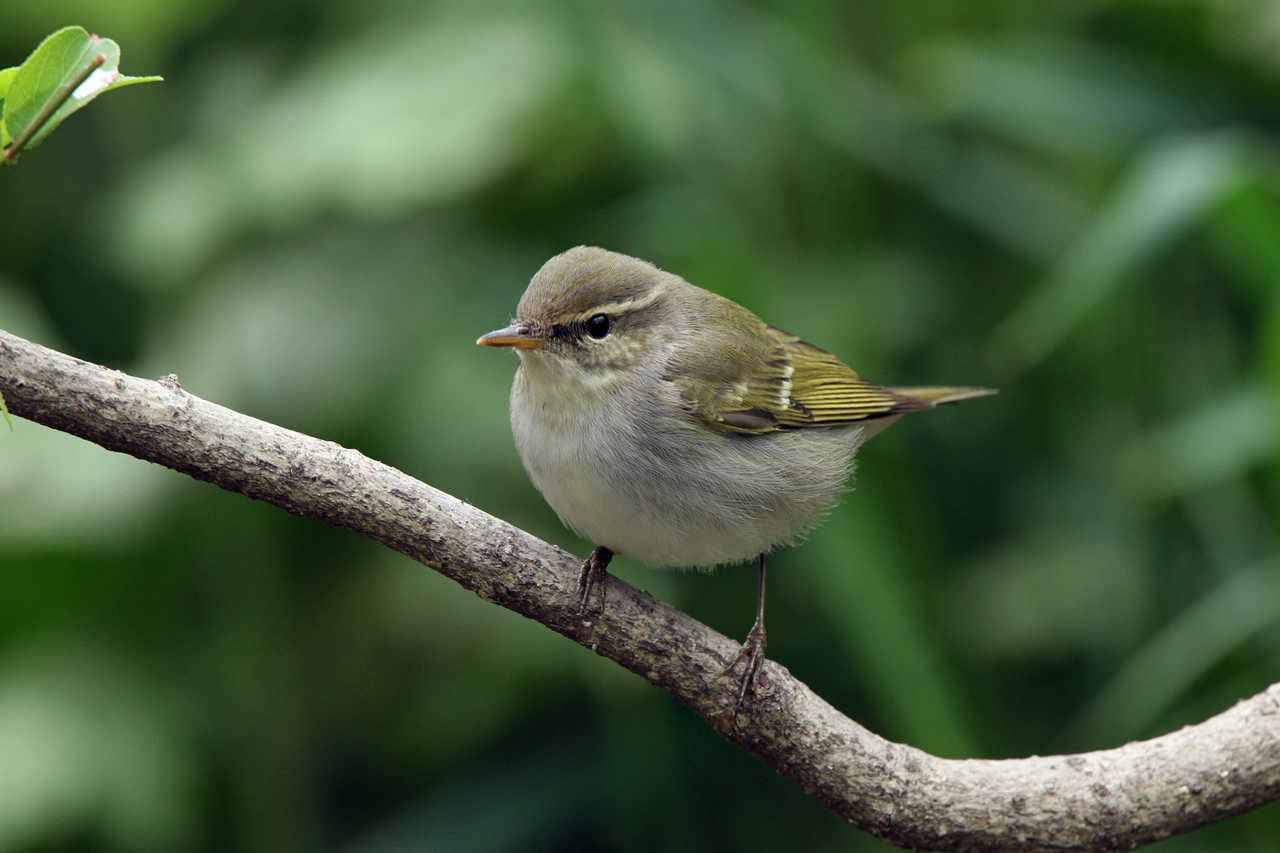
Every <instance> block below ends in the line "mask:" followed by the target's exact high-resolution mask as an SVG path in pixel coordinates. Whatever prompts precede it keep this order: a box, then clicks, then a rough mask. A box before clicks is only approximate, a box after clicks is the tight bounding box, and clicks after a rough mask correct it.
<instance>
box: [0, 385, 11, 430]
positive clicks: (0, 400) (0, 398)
mask: <svg viewBox="0 0 1280 853" xmlns="http://www.w3.org/2000/svg"><path fill="white" fill-rule="evenodd" d="M0 415H4V422H5V423H7V424H8V425H9V431H10V432H13V418H11V417H9V407H8V406H6V405H5V404H4V395H3V394H0Z"/></svg>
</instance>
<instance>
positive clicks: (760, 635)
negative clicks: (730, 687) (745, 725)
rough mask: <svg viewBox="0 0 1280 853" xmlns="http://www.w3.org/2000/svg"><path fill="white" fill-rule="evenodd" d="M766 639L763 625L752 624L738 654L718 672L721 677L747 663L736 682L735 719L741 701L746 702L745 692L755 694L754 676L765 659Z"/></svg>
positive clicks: (758, 672)
mask: <svg viewBox="0 0 1280 853" xmlns="http://www.w3.org/2000/svg"><path fill="white" fill-rule="evenodd" d="M766 640H767V637H766V635H765V632H764V625H762V624H761V623H759V622H757V623H755V624H754V625H752V626H751V630H750V631H748V632H747V639H746V640H745V641H743V643H742V648H741V649H739V650H738V654H737V655H735V656H734V658H733V661H732V663H730V664H729V665H728V666H726V667H725V668H724V671H723V672H721V673H720V677H721V678H723V677H724V676H726V675H728V674H729V673H731V672H733V671H734V670H735V669H737V667H738V664H740V663H743V662H744V661H745V662H746V664H747V666H746V669H745V670H744V671H743V673H742V679H741V680H740V681H739V684H738V700H737V701H736V702H735V703H734V705H733V716H734V718H735V719H736V718H737V716H738V711H740V710H742V706H743V703H744V702H746V699H747V693H751V694H752V695H753V696H754V695H755V692H756V691H755V686H756V677H757V676H758V675H759V674H760V665H761V664H762V663H764V659H765V658H764V650H765V645H766Z"/></svg>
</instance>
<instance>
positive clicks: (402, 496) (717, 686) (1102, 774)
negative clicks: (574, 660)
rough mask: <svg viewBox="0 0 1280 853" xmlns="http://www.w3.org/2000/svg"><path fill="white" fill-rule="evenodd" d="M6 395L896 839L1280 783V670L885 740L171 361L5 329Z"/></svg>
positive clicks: (1156, 821)
mask: <svg viewBox="0 0 1280 853" xmlns="http://www.w3.org/2000/svg"><path fill="white" fill-rule="evenodd" d="M0 394H3V395H4V397H5V399H6V400H7V401H8V405H9V408H10V410H11V411H12V412H13V413H14V414H16V415H19V416H21V417H23V418H27V419H28V420H32V421H35V422H37V423H41V424H44V425H45V426H48V427H52V428H54V429H58V430H62V431H64V432H68V433H71V434H73V435H77V436H80V437H81V438H85V439H88V440H89V441H92V442H95V443H97V444H99V445H101V446H103V447H105V448H108V449H110V450H115V451H119V452H121V453H127V454H129V455H131V456H134V457H137V458H138V459H144V460H147V461H149V462H154V463H157V464H159V465H164V466H166V467H168V468H172V469H174V470H176V471H181V472H183V473H185V474H189V475H191V476H192V477H195V478H197V479H200V480H208V481H209V482H212V483H215V484H217V485H218V486H221V487H222V488H224V489H228V490H230V491H234V492H239V493H241V494H244V495H247V496H249V497H252V498H256V499H258V500H263V501H267V502H269V503H273V504H275V505H276V506H279V507H282V508H284V509H286V510H288V511H289V512H292V513H296V514H298V515H303V516H308V517H311V518H316V519H320V520H322V521H325V522H328V523H329V524H333V525H338V526H341V527H347V528H350V529H352V530H354V531H356V532H358V533H362V534H364V535H365V536H368V537H370V538H372V539H375V540H377V541H379V542H381V543H382V544H384V545H386V546H387V547H389V548H393V549H395V550H396V551H399V552H401V553H403V554H405V555H407V556H409V557H411V558H413V559H415V560H417V561H419V562H421V563H423V564H425V565H427V566H429V567H431V568H433V569H435V570H437V571H439V572H441V573H443V574H445V575H447V576H448V577H450V578H452V579H453V580H455V581H457V582H458V583H459V584H461V585H462V586H464V587H466V588H467V589H469V590H471V591H473V592H475V593H476V594H477V595H479V596H480V597H481V598H484V599H487V600H488V601H492V602H494V603H495V604H499V605H501V606H503V607H506V608H508V609H510V610H514V611H515V612H517V613H519V614H521V615H523V616H526V617H528V618H530V619H534V620H537V621H538V622H540V623H542V624H543V625H545V626H546V627H548V628H550V629H551V630H553V631H555V632H557V633H559V634H562V635H564V636H566V637H568V638H570V639H572V640H574V641H575V642H577V643H580V644H582V645H584V646H586V647H587V648H589V649H591V650H592V651H594V652H596V653H598V654H600V655H602V656H604V657H607V658H609V659H610V660H613V661H615V662H617V663H619V664H621V665H622V666H624V667H626V668H627V669H629V670H631V671H632V672H635V673H636V674H638V675H640V676H641V677H643V678H645V679H646V680H648V681H650V682H651V683H653V684H655V685H657V686H658V687H661V688H663V689H664V690H666V691H668V692H669V693H671V694H672V695H673V696H675V697H676V698H677V699H679V700H680V701H681V702H682V703H684V704H685V705H687V706H688V707H689V708H691V709H692V710H693V711H694V712H695V713H697V714H699V715H700V716H702V717H703V718H704V719H705V720H706V721H707V723H708V724H709V725H711V726H712V727H713V728H714V729H715V730H716V731H717V732H719V733H720V734H721V735H723V736H724V737H725V738H726V739H728V740H730V741H732V742H733V743H735V744H737V745H739V746H740V747H742V748H744V749H747V750H749V751H750V752H752V753H754V754H755V755H757V756H759V757H760V758H761V759H762V760H764V761H765V762H767V763H768V764H770V765H771V766H773V767H774V768H776V769H777V770H778V772H780V773H782V774H783V775H785V776H788V777H790V778H791V779H793V780H794V781H795V782H796V783H797V784H799V785H800V786H801V787H802V788H803V789H804V790H805V791H807V792H808V793H810V794H812V795H813V796H815V797H818V798H819V799H820V800H822V802H824V803H826V804H827V805H828V806H829V807H830V808H831V809H832V810H833V811H835V812H836V814H838V815H839V816H840V817H841V818H843V819H844V820H845V821H847V822H849V823H851V824H854V825H855V826H858V827H861V828H862V829H864V830H866V831H868V832H871V833H874V834H875V835H878V836H880V837H881V838H884V839H886V840H888V841H890V842H892V843H894V844H897V845H900V846H903V847H908V848H913V849H917V850H982V851H989V850H1127V849H1132V848H1134V847H1137V846H1140V845H1142V844H1145V843H1148V842H1151V841H1155V840H1158V839H1161V838H1166V837H1168V836H1171V835H1176V834H1178V833H1183V832H1187V831H1188V830H1191V829H1194V828H1196V827H1198V826H1202V825H1204V824H1206V823H1209V822H1211V821H1215V820H1220V819H1222V818H1225V817H1228V816H1231V815H1236V814H1239V813H1241V812H1245V811H1248V810H1249V809H1252V808H1255V807H1257V806H1259V805H1261V804H1263V803H1266V802H1268V801H1271V800H1275V799H1277V798H1280V683H1278V684H1273V685H1271V687H1270V688H1268V689H1266V690H1264V691H1263V692H1261V693H1259V694H1257V695H1256V696H1253V697H1252V698H1249V699H1245V700H1243V701H1241V702H1239V703H1238V704H1237V705H1236V706H1235V707H1233V708H1231V709H1229V710H1227V711H1224V712H1223V713H1221V714H1219V715H1218V716H1216V717H1213V718H1212V719H1210V720H1207V721H1205V722H1203V723H1201V724H1199V725H1196V726H1190V727H1187V728H1184V729H1182V730H1180V731H1176V732H1173V733H1170V734H1167V735H1164V736H1162V737H1158V738H1154V739H1152V740H1148V741H1143V742H1138V743H1130V744H1127V745H1125V746H1122V747H1120V748H1118V749H1110V750H1105V751H1100V752H1090V753H1083V754H1078V755H1067V756H1050V757H1033V758H1021V759H1009V760H1001V761H987V760H951V759H942V758H936V757H934V756H932V755H929V754H928V753H925V752H922V751H920V750H918V749H914V748H912V747H910V746H905V745H902V744H896V743H892V742H890V741H887V740H885V739H884V738H881V737H879V736H877V735H876V734H874V733H872V732H870V731H868V730H866V729H864V728H863V727H862V726H860V725H858V724H857V723H855V722H854V721H852V720H850V719H848V718H847V717H845V716H843V715H842V714H841V713H840V712H839V711H837V710H836V709H835V708H833V707H832V706H831V705H829V704H828V703H827V702H825V701H823V699H822V698H821V697H820V696H818V695H816V694H815V693H814V692H813V691H812V690H810V689H809V688H808V687H806V686H805V685H804V684H802V683H801V682H800V681H798V680H797V679H795V678H794V677H793V676H792V675H791V674H790V673H789V672H788V671H787V670H786V669H785V668H784V667H782V666H779V665H778V664H776V663H774V662H772V661H769V662H766V663H765V665H764V667H763V669H762V685H763V689H762V690H761V691H760V695H758V696H757V698H756V699H755V701H754V702H752V703H750V706H749V707H748V708H745V709H744V710H743V711H742V713H741V714H740V715H739V716H738V717H737V719H736V720H735V718H734V716H733V705H734V700H735V695H734V681H733V679H725V678H720V677H719V676H720V673H721V672H722V670H723V669H724V668H725V666H726V665H727V664H728V663H729V662H730V661H731V660H733V657H734V655H735V654H736V653H737V650H738V643H737V642H736V641H734V640H732V639H729V638H728V637H725V636H723V635H722V634H719V633H717V632H715V631H713V630H711V629H710V628H708V627H707V626H705V625H703V624H701V623H700V622H697V621H696V620H694V619H693V618H691V617H689V616H687V615H685V614H683V613H681V612H679V611H677V610H675V609H673V608H671V607H669V606H667V605H666V604H663V603H662V602H660V601H657V600H655V599H654V598H653V597H652V596H650V595H648V594H647V593H644V592H641V591H639V590H637V589H635V588H634V587H631V586H629V585H628V584H626V583H624V582H622V581H620V580H618V579H617V578H613V577H610V578H609V579H608V591H607V594H608V612H607V614H606V615H605V616H604V617H603V618H599V619H596V620H594V621H591V620H583V619H582V618H580V617H579V614H578V610H577V596H576V584H577V578H578V568H579V565H580V561H579V559H578V558H577V557H574V556H572V555H571V554H568V553H566V552H565V551H562V550H561V549H559V548H556V547H555V546H552V545H550V544H548V543H546V542H543V541H542V540H540V539H538V538H536V537H534V536H532V535H530V534H528V533H526V532H524V531H523V530H520V529H518V528H516V527H513V526H511V525H510V524H507V523H506V522H504V521H502V520H501V519H498V518H494V517H493V516H491V515H488V514H486V513H484V512H482V511H481V510H479V509H476V508H475V507H473V506H469V505H468V504H466V503H465V502H463V501H461V500H458V499H457V498H455V497H452V496H450V495H447V494H445V493H444V492H441V491H439V490H437V489H434V488H432V487H431V486H428V485H426V484H424V483H421V482H419V481H417V480H415V479H414V478H412V477H410V476H408V475H407V474H404V473H402V472H400V471H398V470H396V469H395V468H392V467H390V466H387V465H384V464H382V463H380V462H376V461H374V460H372V459H368V458H367V457H365V456H363V455H362V454H361V453H359V452H358V451H355V450H351V449H348V448H345V447H341V446H339V445H337V444H334V443H333V442H329V441H324V440H321V439H317V438H312V437H310V436H306V435H302V434H300V433H297V432H293V431H291V430H287V429H283V428H281V427H278V426H275V425H273V424H269V423H266V422H263V421H260V420H256V419H254V418H251V417H248V416H247V415H242V414H240V413H238V412H234V411H232V410H230V409H227V408H224V407H223V406H219V405H217V404H215V403H210V402H208V401H206V400H202V399H200V398H199V397H196V396H193V395H192V394H189V393H188V392H187V391H185V390H184V389H183V388H182V387H181V386H180V385H179V384H178V382H177V380H176V378H174V377H172V376H170V377H166V378H164V379H161V380H159V381H151V380H147V379H139V378H136V377H132V376H128V375H126V374H123V373H120V372H117V371H114V370H109V369H106V368H103V367H99V366H97V365H93V364H89V363H86V362H84V361H80V360H79V359H76V358H72V357H70V356H67V355H64V354H62V353H59V352H55V351H53V350H50V349H46V348H44V347H41V346H39V345H37V344H34V343H31V342H29V341H26V340H23V339H22V338H19V337H17V336H15V335H11V334H8V333H6V332H3V331H0ZM3 453H4V448H3V446H0V454H3ZM2 458H3V457H2V456H0V459H2Z"/></svg>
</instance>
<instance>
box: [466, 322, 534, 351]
mask: <svg viewBox="0 0 1280 853" xmlns="http://www.w3.org/2000/svg"><path fill="white" fill-rule="evenodd" d="M476 343H477V344H478V345H479V346H482V347H515V348H516V349H539V348H540V347H541V346H542V343H543V339H542V337H541V336H540V335H538V334H537V333H536V332H535V331H534V330H533V329H532V328H530V327H529V326H528V325H527V324H525V323H512V324H511V325H510V326H507V327H506V328H505V329H494V330H493V331H492V332H489V333H488V334H487V335H481V336H480V338H479V339H478V340H477V341H476Z"/></svg>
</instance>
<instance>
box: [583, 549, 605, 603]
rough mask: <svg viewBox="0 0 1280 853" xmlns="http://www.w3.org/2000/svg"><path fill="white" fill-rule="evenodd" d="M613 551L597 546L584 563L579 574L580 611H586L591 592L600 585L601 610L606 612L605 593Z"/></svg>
mask: <svg viewBox="0 0 1280 853" xmlns="http://www.w3.org/2000/svg"><path fill="white" fill-rule="evenodd" d="M612 559H613V552H612V551H610V550H609V549H608V548H596V549H595V550H594V551H592V552H591V556H590V557H587V559H586V560H585V561H583V563H582V571H581V573H580V574H579V575H578V612H579V613H586V612H587V610H588V607H589V605H590V603H591V593H592V591H593V590H594V589H595V588H596V587H597V586H598V587H600V608H599V609H600V612H604V594H605V590H606V589H607V588H608V585H609V584H608V581H607V580H606V577H605V576H606V575H608V573H609V571H608V569H609V561H610V560H612Z"/></svg>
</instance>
